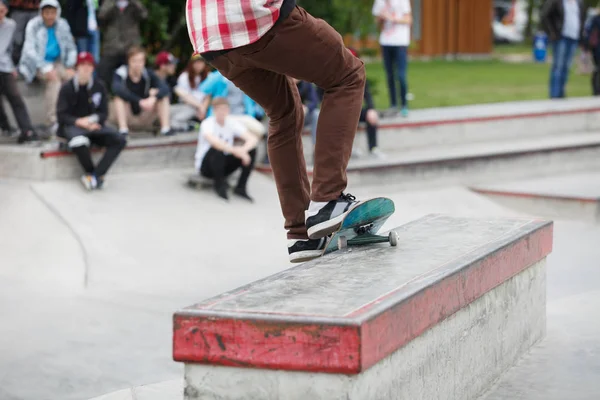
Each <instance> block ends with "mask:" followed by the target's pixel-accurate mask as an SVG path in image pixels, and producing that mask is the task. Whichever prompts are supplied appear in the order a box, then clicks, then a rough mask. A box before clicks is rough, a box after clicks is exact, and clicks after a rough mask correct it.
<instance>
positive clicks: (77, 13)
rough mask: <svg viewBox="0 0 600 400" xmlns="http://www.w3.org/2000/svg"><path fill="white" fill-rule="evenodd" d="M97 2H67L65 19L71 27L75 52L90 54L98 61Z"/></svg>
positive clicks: (90, 0) (95, 0) (85, 0)
mask: <svg viewBox="0 0 600 400" xmlns="http://www.w3.org/2000/svg"><path fill="white" fill-rule="evenodd" d="M97 10H98V0H67V2H66V5H65V19H66V20H67V21H68V22H69V25H70V26H71V33H72V34H73V37H74V38H75V44H76V45H77V52H79V53H81V52H84V51H87V52H89V53H92V55H93V56H94V60H96V63H97V62H99V61H100V30H99V29H98V19H97V17H96V12H97Z"/></svg>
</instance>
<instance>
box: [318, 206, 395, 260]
mask: <svg viewBox="0 0 600 400" xmlns="http://www.w3.org/2000/svg"><path fill="white" fill-rule="evenodd" d="M395 211H396V209H395V206H394V202H393V201H392V200H391V199H388V198H386V197H377V198H374V199H370V200H367V201H365V202H363V203H362V204H360V205H358V206H357V207H356V208H354V209H353V210H351V211H350V212H349V213H348V215H346V216H345V217H344V220H343V221H342V224H341V225H340V228H339V229H338V230H337V231H336V232H334V233H333V234H332V235H331V237H330V238H329V240H328V242H327V245H326V246H325V248H324V249H323V255H326V254H329V253H331V252H334V251H336V250H343V249H345V248H347V247H352V246H363V245H368V244H375V243H386V242H389V243H390V245H392V246H396V245H397V243H398V235H397V234H396V232H394V231H392V232H390V233H389V234H388V235H387V236H382V235H377V232H379V229H381V227H382V226H383V224H385V222H386V221H387V219H388V218H389V217H390V216H391V215H392V214H393V213H394V212H395Z"/></svg>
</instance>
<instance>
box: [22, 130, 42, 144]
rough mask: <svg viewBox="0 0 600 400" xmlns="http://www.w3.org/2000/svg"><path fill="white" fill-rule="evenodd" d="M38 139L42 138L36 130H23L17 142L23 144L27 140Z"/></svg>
mask: <svg viewBox="0 0 600 400" xmlns="http://www.w3.org/2000/svg"><path fill="white" fill-rule="evenodd" d="M36 140H40V136H39V135H38V134H37V132H36V131H26V132H21V134H20V135H19V137H18V139H17V143H19V144H23V143H25V142H33V141H36Z"/></svg>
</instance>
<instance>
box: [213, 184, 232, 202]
mask: <svg viewBox="0 0 600 400" xmlns="http://www.w3.org/2000/svg"><path fill="white" fill-rule="evenodd" d="M227 189H228V187H227V184H226V183H220V184H219V183H215V192H217V195H218V196H219V197H220V198H222V199H225V200H229V196H228V195H227Z"/></svg>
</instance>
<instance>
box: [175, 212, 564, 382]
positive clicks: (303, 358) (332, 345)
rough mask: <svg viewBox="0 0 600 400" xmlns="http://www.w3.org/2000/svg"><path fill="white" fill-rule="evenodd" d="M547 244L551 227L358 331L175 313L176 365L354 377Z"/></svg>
mask: <svg viewBox="0 0 600 400" xmlns="http://www.w3.org/2000/svg"><path fill="white" fill-rule="evenodd" d="M552 239H553V224H552V223H547V224H545V225H543V226H541V227H539V228H538V229H536V230H534V231H533V232H530V233H528V234H526V235H524V236H523V237H521V238H519V239H517V240H516V241H514V242H512V243H511V244H509V245H507V246H505V247H503V248H501V249H499V250H497V251H495V252H494V253H492V254H491V255H489V256H488V257H485V258H483V259H481V260H479V261H477V262H475V263H472V264H470V265H469V266H467V267H465V268H463V269H461V270H459V271H458V272H457V273H455V274H453V275H451V276H449V277H447V278H445V279H442V280H440V281H438V282H436V283H434V284H432V285H431V286H429V287H427V288H425V289H424V290H421V291H420V292H418V293H417V294H415V295H413V296H411V297H409V298H407V299H406V300H404V301H402V302H400V303H398V304H395V305H394V306H392V307H390V308H389V309H388V310H386V311H384V312H382V313H380V314H378V315H376V316H375V317H373V318H371V319H369V320H367V321H363V322H362V323H360V322H356V325H344V326H342V325H337V326H336V325H334V324H330V325H328V324H323V323H309V322H307V323H297V322H285V321H277V322H274V321H260V320H252V321H250V320H242V319H234V318H219V317H203V316H186V315H177V314H176V315H175V316H174V317H173V359H174V360H175V361H178V362H189V363H198V364H210V365H221V366H235V367H247V368H262V369H280V370H290V371H306V372H321V373H340V374H349V375H351V374H357V373H360V372H361V371H364V370H365V369H367V368H369V367H371V366H373V365H374V364H376V363H377V362H379V361H380V360H382V359H383V358H385V357H387V356H389V355H390V354H392V353H393V352H395V351H396V350H398V349H399V348H401V347H402V346H404V345H405V344H407V343H408V342H410V341H411V340H413V339H415V338H416V337H418V336H420V335H421V334H423V332H425V331H426V330H428V329H430V328H431V327H433V326H435V325H437V324H439V323H440V322H441V321H443V320H444V319H446V318H448V317H450V316H452V315H453V314H454V313H456V312H457V311H459V310H460V309H462V308H463V307H466V306H467V305H468V304H470V303H472V302H473V301H475V300H477V299H478V298H479V297H481V296H483V295H484V294H485V293H487V292H489V291H491V290H492V289H494V288H495V287H497V286H499V285H501V284H502V283H504V282H505V281H507V280H508V279H510V278H512V277H513V276H515V275H517V274H518V273H520V272H522V271H523V270H525V269H527V268H528V267H530V266H531V265H533V264H535V263H536V262H539V261H540V260H542V259H543V258H544V257H546V256H547V255H548V254H549V253H550V252H551V251H552ZM456 293H461V295H460V296H456ZM362 311H364V310H362ZM407 321H409V322H410V323H407ZM232 343H235V344H234V345H231V344H232Z"/></svg>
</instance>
